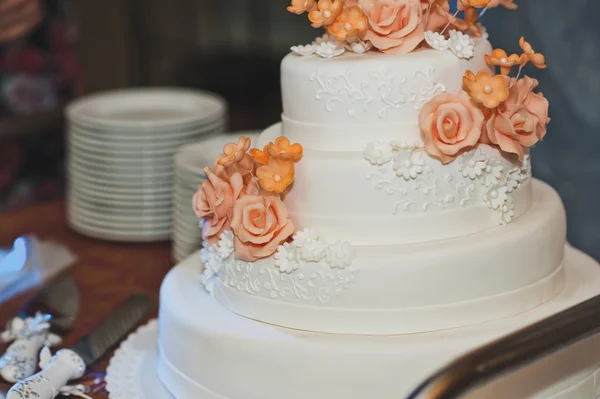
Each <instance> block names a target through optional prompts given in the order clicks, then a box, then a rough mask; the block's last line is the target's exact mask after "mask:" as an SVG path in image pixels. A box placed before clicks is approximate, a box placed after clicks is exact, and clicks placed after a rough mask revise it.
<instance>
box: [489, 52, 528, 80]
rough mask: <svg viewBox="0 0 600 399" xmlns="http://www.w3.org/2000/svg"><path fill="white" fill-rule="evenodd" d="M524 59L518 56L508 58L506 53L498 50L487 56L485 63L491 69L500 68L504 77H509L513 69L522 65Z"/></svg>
mask: <svg viewBox="0 0 600 399" xmlns="http://www.w3.org/2000/svg"><path fill="white" fill-rule="evenodd" d="M522 57H523V56H521V57H519V56H518V55H517V54H511V55H510V56H508V55H507V54H506V51H504V50H502V49H499V48H497V49H495V50H494V51H493V52H492V55H491V56H489V55H487V54H486V55H485V62H486V63H487V64H488V65H489V66H491V67H494V66H499V67H500V72H502V75H508V74H509V73H510V70H511V69H512V67H514V66H515V65H520V64H521V62H522Z"/></svg>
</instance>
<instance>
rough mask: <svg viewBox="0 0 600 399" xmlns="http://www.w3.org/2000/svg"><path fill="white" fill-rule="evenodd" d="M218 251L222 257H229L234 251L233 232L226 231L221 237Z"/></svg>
mask: <svg viewBox="0 0 600 399" xmlns="http://www.w3.org/2000/svg"><path fill="white" fill-rule="evenodd" d="M217 246H218V248H217V249H218V252H219V256H220V257H221V259H225V258H228V257H229V255H231V254H232V253H233V232H232V231H225V232H223V234H221V236H220V237H219V243H218V244H217Z"/></svg>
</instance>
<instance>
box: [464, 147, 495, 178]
mask: <svg viewBox="0 0 600 399" xmlns="http://www.w3.org/2000/svg"><path fill="white" fill-rule="evenodd" d="M458 164H459V167H458V169H459V170H460V172H461V174H462V175H463V177H468V178H469V179H471V180H475V179H476V178H478V177H481V176H482V175H483V173H484V172H485V171H486V169H487V166H488V159H487V157H486V156H485V154H483V153H482V152H481V151H479V150H473V151H469V152H466V153H464V154H463V155H461V156H460V158H458Z"/></svg>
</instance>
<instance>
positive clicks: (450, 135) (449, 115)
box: [419, 91, 483, 163]
mask: <svg viewBox="0 0 600 399" xmlns="http://www.w3.org/2000/svg"><path fill="white" fill-rule="evenodd" d="M419 124H420V127H421V137H422V138H423V142H424V143H425V150H426V151H427V152H428V153H429V154H430V155H432V156H434V157H436V158H439V159H440V160H441V161H442V162H443V163H448V162H451V161H452V160H454V158H456V157H457V156H458V155H459V153H460V152H461V150H463V149H465V148H469V147H472V146H474V145H475V144H477V142H478V141H479V138H480V136H481V129H482V126H483V113H482V112H481V110H480V109H479V108H478V107H477V106H476V105H475V104H474V103H473V101H472V100H471V98H470V97H469V95H468V94H467V93H465V92H464V91H463V92H460V93H458V94H440V95H437V96H435V97H434V98H433V99H432V100H431V101H430V102H428V103H427V104H425V105H424V106H423V108H422V109H421V112H420V114H419Z"/></svg>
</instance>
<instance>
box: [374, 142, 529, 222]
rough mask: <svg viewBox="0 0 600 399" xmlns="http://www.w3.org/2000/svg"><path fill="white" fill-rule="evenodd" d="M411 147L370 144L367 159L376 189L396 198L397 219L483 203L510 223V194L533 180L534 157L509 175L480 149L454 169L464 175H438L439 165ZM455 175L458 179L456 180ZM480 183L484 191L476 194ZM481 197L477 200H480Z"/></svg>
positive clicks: (512, 206)
mask: <svg viewBox="0 0 600 399" xmlns="http://www.w3.org/2000/svg"><path fill="white" fill-rule="evenodd" d="M415 147H416V146H412V147H411V146H410V145H407V144H402V145H399V144H394V143H389V144H388V143H382V142H374V143H369V144H368V145H367V147H366V149H365V151H364V157H365V159H366V160H367V161H369V162H370V164H371V166H372V168H373V169H375V171H371V172H368V173H367V175H366V178H367V179H369V180H374V181H375V182H376V184H375V187H376V188H377V189H381V190H383V191H384V192H385V193H386V194H388V195H390V196H394V197H395V198H396V199H397V201H396V203H395V204H394V214H396V213H398V212H399V211H400V210H402V211H405V212H406V211H413V210H417V209H419V208H420V209H421V210H423V211H426V210H428V209H432V208H435V209H446V208H448V207H450V206H451V205H452V206H467V205H473V204H476V201H482V202H484V203H485V204H486V205H487V206H488V207H489V208H490V209H492V210H495V211H497V212H498V221H499V223H500V224H506V223H509V222H510V221H511V220H512V219H513V218H514V215H515V212H514V204H513V199H512V197H511V194H512V193H513V192H514V191H515V190H516V189H517V188H519V187H520V185H521V184H522V182H523V181H525V180H526V179H528V178H529V177H530V176H531V174H530V173H531V172H530V166H529V154H527V155H526V157H525V160H524V161H523V163H522V165H521V166H520V167H516V168H513V169H511V170H508V171H506V170H505V168H504V166H503V165H502V164H501V163H500V162H498V161H497V160H496V159H493V158H491V159H490V158H488V156H487V155H486V154H485V153H484V152H482V151H481V149H479V148H477V149H474V150H472V151H468V152H466V153H464V154H462V155H461V156H459V157H458V158H457V159H456V160H455V161H454V164H455V165H456V166H457V168H458V172H459V174H458V175H456V174H453V173H447V174H445V175H443V176H441V175H436V173H435V172H434V168H433V167H432V166H434V163H438V164H439V161H437V160H435V159H433V158H431V157H428V156H427V155H426V154H425V153H424V151H423V150H422V149H418V148H415ZM455 176H458V177H459V178H458V179H456V178H455ZM476 181H479V183H481V185H482V186H483V187H484V189H483V190H480V191H477V194H475V193H476ZM475 197H477V198H475Z"/></svg>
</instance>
